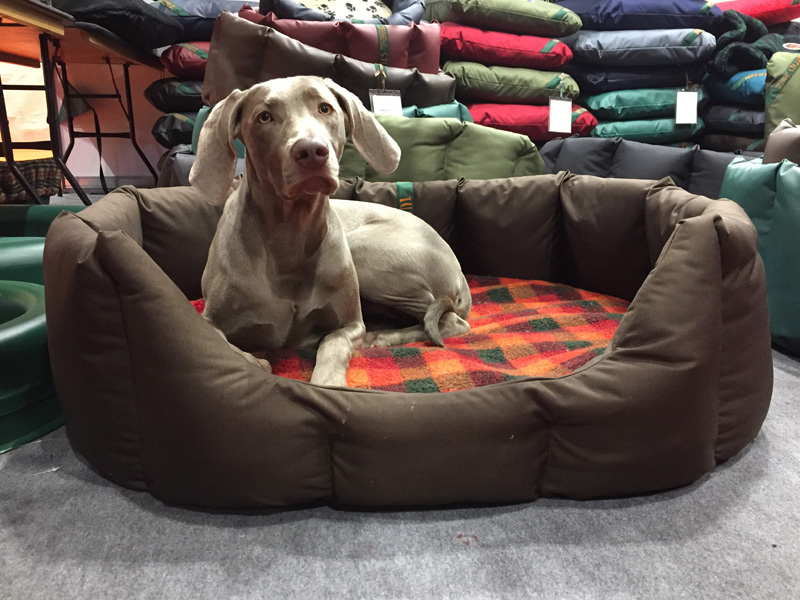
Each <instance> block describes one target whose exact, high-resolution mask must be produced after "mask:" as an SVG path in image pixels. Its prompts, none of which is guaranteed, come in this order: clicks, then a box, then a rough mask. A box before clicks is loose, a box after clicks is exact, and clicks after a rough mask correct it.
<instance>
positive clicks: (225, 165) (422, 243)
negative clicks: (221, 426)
mask: <svg viewBox="0 0 800 600" xmlns="http://www.w3.org/2000/svg"><path fill="white" fill-rule="evenodd" d="M348 130H349V132H350V137H351V139H352V140H353V143H354V145H355V147H356V149H357V150H358V151H359V152H360V153H361V154H362V156H363V157H364V159H365V160H366V161H367V162H368V163H369V164H370V165H371V166H372V167H373V168H374V169H376V170H377V171H379V172H381V173H390V172H391V171H393V170H394V169H395V168H397V164H398V162H399V160H400V149H399V147H398V146H397V144H396V143H395V141H394V140H393V139H392V138H391V137H390V136H389V135H388V134H387V133H386V131H385V130H384V129H383V127H381V125H380V124H379V123H378V122H377V121H376V120H375V118H374V117H373V116H372V114H371V113H370V112H368V111H367V110H366V109H365V108H364V107H363V105H362V104H361V102H360V101H359V100H358V98H357V97H356V96H354V95H353V94H352V93H350V92H349V91H347V90H346V89H344V88H342V87H340V86H339V85H337V84H335V83H334V82H332V81H330V80H327V79H322V78H319V77H305V76H303V77H289V78H285V79H274V80H271V81H268V82H265V83H261V84H257V85H255V86H253V87H251V88H250V89H248V90H246V91H244V92H242V91H239V90H234V91H233V92H232V93H231V94H230V95H229V96H228V97H227V98H225V100H223V101H222V102H220V103H219V104H217V105H216V106H215V107H214V109H213V110H212V111H211V114H210V115H209V118H208V120H207V121H206V122H205V124H204V126H203V129H202V131H201V133H200V139H199V143H198V150H197V159H196V160H195V163H194V165H193V167H192V171H191V174H190V177H189V179H190V182H191V184H192V185H193V186H195V187H198V188H200V189H202V190H203V191H204V192H205V193H206V195H207V196H208V198H209V200H210V201H212V202H215V203H220V204H221V203H225V208H224V210H223V214H222V217H221V218H220V221H219V225H218V227H217V231H216V234H215V236H214V239H213V241H212V243H211V248H210V250H209V255H208V262H207V264H206V268H205V271H204V272H203V277H202V291H203V297H204V299H205V303H206V306H205V310H204V312H203V317H205V318H206V320H207V321H208V322H209V323H210V324H211V325H212V326H214V327H215V328H216V330H217V331H218V332H219V333H220V334H221V335H222V336H223V337H224V338H225V339H226V340H227V341H228V342H229V343H230V344H231V346H232V347H233V348H234V349H235V350H236V351H238V352H241V353H242V354H243V355H244V356H245V357H246V358H247V359H248V360H249V361H251V362H254V363H256V364H259V365H260V366H262V367H264V368H265V369H270V366H269V364H268V363H267V361H265V360H263V359H257V358H256V357H254V356H253V355H252V354H251V353H252V352H257V351H261V350H270V349H278V348H287V347H297V348H304V347H311V348H314V347H317V348H318V349H317V360H316V366H315V368H314V371H313V374H312V376H311V383H315V384H319V385H326V386H346V385H347V383H346V373H347V368H348V366H349V363H350V357H351V354H352V352H353V350H354V349H356V348H357V347H359V346H360V345H361V344H362V343H364V342H366V343H367V344H368V345H388V344H398V343H401V344H402V343H408V342H411V341H418V340H419V341H421V340H424V339H431V341H433V342H434V343H438V344H442V336H444V337H450V336H454V335H460V334H462V333H464V332H466V331H468V330H469V325H468V324H467V322H466V321H465V320H464V319H465V318H466V317H467V315H468V314H469V310H470V307H471V302H472V301H471V297H470V293H469V288H468V286H467V283H466V280H465V279H464V276H463V274H462V272H461V268H460V265H459V264H458V260H457V259H456V257H455V255H454V254H453V252H452V250H451V249H450V247H449V246H448V245H447V244H446V243H445V242H444V240H442V238H441V237H440V236H439V235H438V234H437V233H436V232H435V231H434V230H433V229H432V228H431V227H430V226H429V225H427V224H426V223H425V222H424V221H422V220H421V219H419V218H417V217H415V216H413V215H411V214H410V213H407V212H405V211H401V210H398V209H394V208H389V207H384V206H379V205H374V204H370V203H363V202H355V201H345V200H334V201H332V200H329V197H328V196H329V195H330V194H331V193H332V192H333V191H334V190H336V188H337V187H338V183H339V182H338V172H339V159H340V158H341V155H342V151H343V149H344V144H345V139H346V133H347V131H348ZM234 139H240V140H242V142H243V143H244V145H245V147H246V148H247V152H246V157H245V170H244V174H243V176H242V179H241V181H240V183H239V185H238V186H235V187H234V188H233V189H232V188H231V183H232V181H233V178H234V170H235V164H236V155H235V149H234V145H233V142H234ZM360 295H361V296H363V297H364V299H365V300H368V301H370V302H374V303H376V304H379V305H385V306H388V307H390V308H392V309H395V310H399V311H402V312H404V313H406V314H409V315H411V316H412V317H414V318H415V319H417V320H418V321H419V324H417V325H414V326H411V327H406V328H404V329H394V330H384V331H376V332H370V333H369V334H366V328H365V325H364V320H363V317H362V312H361V303H360V300H359V296H360ZM365 334H366V336H367V337H366V340H365Z"/></svg>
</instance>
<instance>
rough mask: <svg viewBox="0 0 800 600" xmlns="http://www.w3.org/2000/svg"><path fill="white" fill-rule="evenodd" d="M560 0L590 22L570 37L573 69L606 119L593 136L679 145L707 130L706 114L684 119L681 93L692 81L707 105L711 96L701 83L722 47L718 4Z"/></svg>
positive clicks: (588, 102)
mask: <svg viewBox="0 0 800 600" xmlns="http://www.w3.org/2000/svg"><path fill="white" fill-rule="evenodd" d="M556 1H557V6H561V7H564V8H568V9H570V10H572V11H574V12H575V13H576V14H578V16H579V17H580V18H581V20H582V22H583V28H582V29H581V30H580V31H579V32H577V33H575V34H573V35H571V36H569V37H567V38H563V39H562V41H563V42H564V43H566V44H567V45H568V46H569V47H570V48H571V49H572V52H573V60H572V62H570V64H569V65H567V67H566V68H567V70H568V71H569V72H570V73H571V74H572V76H573V77H574V78H575V79H576V80H577V82H578V85H579V86H580V88H581V92H582V97H581V100H580V101H581V102H582V103H583V104H584V105H585V106H586V107H587V109H588V110H589V111H591V112H592V113H593V114H594V115H595V116H596V117H597V119H598V124H597V127H595V129H594V130H593V132H592V135H593V136H595V137H617V136H619V137H622V138H625V139H629V140H635V141H641V142H650V143H655V144H674V143H685V142H689V141H691V140H693V139H695V138H696V137H697V136H698V135H699V133H700V132H701V131H702V129H703V121H702V119H698V120H697V121H696V123H694V124H689V125H676V123H675V113H676V99H677V92H678V90H680V89H684V88H686V87H687V86H690V87H691V89H695V90H696V91H697V92H698V100H699V102H700V103H701V104H702V103H703V102H704V101H705V100H706V99H707V96H706V92H705V90H703V89H702V88H701V87H698V85H697V84H698V83H699V82H700V81H701V79H702V77H703V75H704V73H705V63H706V61H708V60H709V59H710V58H711V56H712V55H713V53H714V49H715V47H716V39H715V36H714V35H713V34H712V33H711V32H712V31H714V30H715V29H716V28H717V27H718V26H719V25H720V23H721V22H722V13H721V11H720V10H719V9H718V8H716V7H714V6H713V5H711V4H709V3H707V2H705V1H704V0H686V1H684V2H674V1H672V0H601V1H600V2H597V1H595V0H556Z"/></svg>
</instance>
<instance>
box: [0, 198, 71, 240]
mask: <svg viewBox="0 0 800 600" xmlns="http://www.w3.org/2000/svg"><path fill="white" fill-rule="evenodd" d="M84 208H86V207H85V206H77V205H76V206H71V205H68V206H57V205H49V204H31V205H27V204H15V205H4V206H0V237H3V236H42V237H44V236H45V235H47V229H48V228H49V227H50V223H52V222H53V219H55V218H56V217H57V216H58V215H60V214H61V213H62V212H63V211H65V210H68V211H71V212H78V211H80V210H83V209H84Z"/></svg>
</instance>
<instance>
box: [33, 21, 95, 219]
mask: <svg viewBox="0 0 800 600" xmlns="http://www.w3.org/2000/svg"><path fill="white" fill-rule="evenodd" d="M39 48H40V52H41V55H42V72H43V73H44V86H45V93H44V95H45V100H46V102H47V124H48V125H49V127H50V146H51V148H52V150H53V158H54V159H55V161H56V164H57V165H58V168H59V169H60V170H61V172H62V173H63V174H64V177H66V179H67V181H68V182H69V184H70V185H71V186H72V189H73V190H74V191H75V193H76V194H78V197H79V198H80V199H81V202H83V203H84V204H85V205H86V206H89V205H90V204H91V203H92V201H91V200H89V197H88V196H87V195H86V192H85V191H84V190H83V187H81V185H80V184H79V183H78V180H77V179H76V178H75V175H73V174H72V171H70V170H69V168H68V167H67V164H66V163H65V162H64V160H65V159H64V157H63V155H62V154H61V131H60V128H59V126H58V106H57V104H56V88H55V81H54V79H53V63H52V62H51V61H50V36H49V35H47V34H46V33H43V34H41V35H40V36H39Z"/></svg>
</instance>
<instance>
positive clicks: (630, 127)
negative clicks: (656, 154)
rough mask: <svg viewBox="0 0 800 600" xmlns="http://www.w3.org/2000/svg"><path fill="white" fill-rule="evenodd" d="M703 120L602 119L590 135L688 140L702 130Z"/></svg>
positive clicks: (662, 141)
mask: <svg viewBox="0 0 800 600" xmlns="http://www.w3.org/2000/svg"><path fill="white" fill-rule="evenodd" d="M703 126H704V125H703V120H702V119H697V123H695V124H694V125H675V119H667V118H662V119H636V120H633V121H602V122H598V123H597V127H595V128H594V129H593V130H592V137H603V138H613V137H621V138H623V139H626V140H632V141H634V142H645V143H648V144H671V143H673V142H682V141H686V140H690V139H692V138H693V137H695V136H696V135H697V134H699V133H700V132H701V131H702V130H703Z"/></svg>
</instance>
